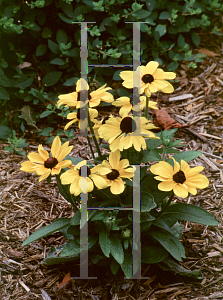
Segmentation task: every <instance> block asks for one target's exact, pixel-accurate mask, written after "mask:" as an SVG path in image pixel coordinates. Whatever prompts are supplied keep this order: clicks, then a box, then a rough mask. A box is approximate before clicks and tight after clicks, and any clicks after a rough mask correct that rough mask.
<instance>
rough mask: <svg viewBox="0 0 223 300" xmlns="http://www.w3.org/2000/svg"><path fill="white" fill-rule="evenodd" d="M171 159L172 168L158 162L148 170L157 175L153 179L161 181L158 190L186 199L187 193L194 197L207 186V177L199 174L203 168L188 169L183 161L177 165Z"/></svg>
mask: <svg viewBox="0 0 223 300" xmlns="http://www.w3.org/2000/svg"><path fill="white" fill-rule="evenodd" d="M171 158H172V157H171ZM172 159H173V160H174V167H172V166H171V165H170V164H168V163H167V162H165V161H160V162H159V163H157V164H155V165H153V166H151V168H150V171H151V172H152V173H153V174H155V175H157V176H155V179H157V180H160V181H162V182H161V183H159V184H158V189H159V190H161V191H172V190H173V192H174V194H175V195H177V196H178V197H182V198H186V197H187V196H188V193H191V194H193V195H196V194H197V189H204V188H206V187H207V186H208V184H209V181H208V179H207V177H206V176H204V175H202V174H199V173H200V172H201V171H202V170H203V169H204V167H201V166H198V167H194V168H190V167H189V165H188V164H187V163H186V162H185V161H184V160H181V164H179V163H178V162H177V161H175V159H174V158H172Z"/></svg>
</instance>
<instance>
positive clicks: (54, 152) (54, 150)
mask: <svg viewBox="0 0 223 300" xmlns="http://www.w3.org/2000/svg"><path fill="white" fill-rule="evenodd" d="M60 146H61V141H60V138H59V136H56V137H55V138H54V140H53V144H52V147H51V153H52V156H53V157H57V156H58V154H59V152H60Z"/></svg>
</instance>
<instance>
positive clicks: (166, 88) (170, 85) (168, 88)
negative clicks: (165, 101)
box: [161, 81, 174, 94]
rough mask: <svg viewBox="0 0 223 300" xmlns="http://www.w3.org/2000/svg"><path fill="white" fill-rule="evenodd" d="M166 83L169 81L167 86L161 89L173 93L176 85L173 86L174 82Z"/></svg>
mask: <svg viewBox="0 0 223 300" xmlns="http://www.w3.org/2000/svg"><path fill="white" fill-rule="evenodd" d="M166 83H167V86H166V87H165V88H162V89H161V91H162V92H163V93H168V94H169V93H172V92H173V91H174V87H173V86H172V84H171V83H169V82H168V81H166Z"/></svg>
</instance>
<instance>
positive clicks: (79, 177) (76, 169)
mask: <svg viewBox="0 0 223 300" xmlns="http://www.w3.org/2000/svg"><path fill="white" fill-rule="evenodd" d="M100 170H103V166H100V165H98V166H95V167H93V168H92V169H90V168H89V167H88V166H87V165H86V160H83V161H81V162H79V163H78V164H77V165H76V166H73V168H72V169H70V170H68V171H66V172H65V173H63V174H62V175H61V176H60V179H61V183H62V184H70V193H71V194H74V195H75V196H78V195H80V193H81V192H82V193H84V194H87V193H89V192H92V191H93V189H94V184H95V185H96V187H97V188H98V189H104V188H106V187H107V183H106V180H105V179H104V178H102V177H101V176H100V175H98V173H99V171H100ZM85 175H87V176H85Z"/></svg>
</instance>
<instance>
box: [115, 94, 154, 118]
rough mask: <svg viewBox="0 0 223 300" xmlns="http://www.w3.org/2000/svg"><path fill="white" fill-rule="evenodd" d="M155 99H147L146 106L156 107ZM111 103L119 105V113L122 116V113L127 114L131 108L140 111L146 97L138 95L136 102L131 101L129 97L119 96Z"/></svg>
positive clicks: (143, 106) (144, 104)
mask: <svg viewBox="0 0 223 300" xmlns="http://www.w3.org/2000/svg"><path fill="white" fill-rule="evenodd" d="M156 104H157V103H156V102H155V101H148V107H150V108H153V109H158V107H156ZM112 105H114V106H118V107H121V108H120V110H119V115H120V116H121V117H123V116H124V115H128V113H129V112H130V111H131V110H134V111H140V110H143V109H144V108H145V106H146V97H145V96H140V97H139V101H138V102H137V103H132V99H131V98H129V97H120V98H118V99H116V100H115V101H114V102H112Z"/></svg>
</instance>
